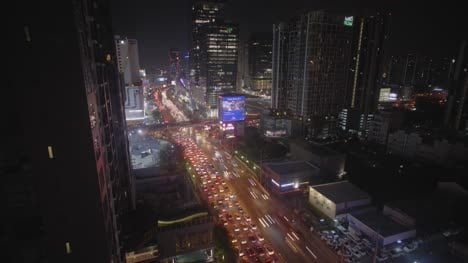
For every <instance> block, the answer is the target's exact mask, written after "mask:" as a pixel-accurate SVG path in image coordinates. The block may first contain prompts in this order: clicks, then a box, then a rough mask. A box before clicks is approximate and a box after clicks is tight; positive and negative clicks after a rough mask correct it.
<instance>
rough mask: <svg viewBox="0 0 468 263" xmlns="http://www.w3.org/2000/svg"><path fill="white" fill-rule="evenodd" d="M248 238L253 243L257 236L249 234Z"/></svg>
mask: <svg viewBox="0 0 468 263" xmlns="http://www.w3.org/2000/svg"><path fill="white" fill-rule="evenodd" d="M248 239H249V241H250V242H251V243H254V242H256V241H257V238H256V237H255V236H254V235H249V237H248Z"/></svg>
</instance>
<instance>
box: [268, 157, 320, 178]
mask: <svg viewBox="0 0 468 263" xmlns="http://www.w3.org/2000/svg"><path fill="white" fill-rule="evenodd" d="M264 165H265V166H266V167H268V168H270V169H271V170H272V171H273V172H275V173H277V174H279V175H280V176H281V175H287V174H294V173H301V172H313V171H316V170H317V169H318V168H316V167H315V166H313V165H311V164H309V163H307V162H304V161H293V162H281V163H265V164H264Z"/></svg>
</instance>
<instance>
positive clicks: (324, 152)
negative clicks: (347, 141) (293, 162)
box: [308, 145, 343, 156]
mask: <svg viewBox="0 0 468 263" xmlns="http://www.w3.org/2000/svg"><path fill="white" fill-rule="evenodd" d="M308 150H309V151H311V152H312V154H315V155H319V156H337V155H343V154H342V153H339V152H337V151H334V150H332V149H331V148H329V147H325V146H316V145H311V146H309V147H308Z"/></svg>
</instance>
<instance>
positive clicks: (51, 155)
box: [47, 146, 55, 159]
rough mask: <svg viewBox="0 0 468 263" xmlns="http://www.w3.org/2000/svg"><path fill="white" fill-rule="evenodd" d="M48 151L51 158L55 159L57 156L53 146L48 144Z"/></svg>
mask: <svg viewBox="0 0 468 263" xmlns="http://www.w3.org/2000/svg"><path fill="white" fill-rule="evenodd" d="M47 152H48V153H49V159H54V158H55V156H54V149H53V148H52V146H47Z"/></svg>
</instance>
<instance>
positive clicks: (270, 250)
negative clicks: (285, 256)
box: [265, 246, 275, 256]
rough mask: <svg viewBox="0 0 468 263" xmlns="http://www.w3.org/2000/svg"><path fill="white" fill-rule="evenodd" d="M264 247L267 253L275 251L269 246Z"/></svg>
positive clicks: (271, 253) (270, 253)
mask: <svg viewBox="0 0 468 263" xmlns="http://www.w3.org/2000/svg"><path fill="white" fill-rule="evenodd" d="M265 249H266V251H267V253H268V255H270V256H271V255H273V254H275V251H274V250H273V249H272V248H271V247H269V246H265Z"/></svg>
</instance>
